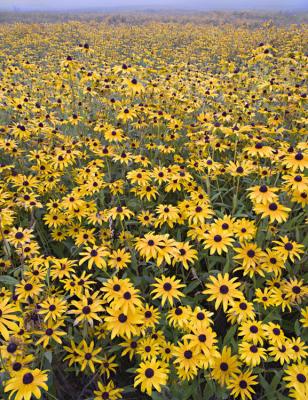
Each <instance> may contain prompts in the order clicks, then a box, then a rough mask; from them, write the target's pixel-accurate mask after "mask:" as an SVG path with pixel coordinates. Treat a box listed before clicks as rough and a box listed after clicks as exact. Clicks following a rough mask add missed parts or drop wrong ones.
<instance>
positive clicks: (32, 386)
mask: <svg viewBox="0 0 308 400" xmlns="http://www.w3.org/2000/svg"><path fill="white" fill-rule="evenodd" d="M47 379H48V377H47V374H46V371H41V370H39V369H38V368H36V369H34V370H31V369H29V368H25V369H22V370H20V371H19V372H16V373H15V374H14V375H13V376H12V377H11V378H10V379H8V380H7V381H6V382H5V385H4V392H11V393H10V397H11V396H12V395H14V394H15V399H16V400H30V399H31V397H32V396H34V397H35V398H36V399H40V398H41V389H44V390H48V386H47V384H46V382H47Z"/></svg>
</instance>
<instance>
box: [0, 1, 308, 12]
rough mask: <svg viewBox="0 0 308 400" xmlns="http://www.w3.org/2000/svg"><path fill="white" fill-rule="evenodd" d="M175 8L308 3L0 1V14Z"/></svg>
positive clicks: (307, 5)
mask: <svg viewBox="0 0 308 400" xmlns="http://www.w3.org/2000/svg"><path fill="white" fill-rule="evenodd" d="M117 7H122V8H123V7H125V8H128V7H136V8H139V9H140V8H175V9H191V10H193V9H198V10H221V9H226V10H239V9H246V10H247V9H255V10H268V9H270V10H291V11H292V10H304V9H305V10H307V9H308V0H0V10H9V11H13V10H14V9H15V10H16V9H18V10H20V11H30V10H68V9H71V10H74V9H75V10H76V9H85V8H88V9H89V8H117Z"/></svg>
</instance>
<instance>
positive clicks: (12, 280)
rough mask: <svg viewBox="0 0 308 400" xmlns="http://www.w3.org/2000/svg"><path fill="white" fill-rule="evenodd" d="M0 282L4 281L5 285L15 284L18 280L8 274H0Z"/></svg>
mask: <svg viewBox="0 0 308 400" xmlns="http://www.w3.org/2000/svg"><path fill="white" fill-rule="evenodd" d="M0 282H2V283H4V284H5V285H11V286H15V285H17V283H18V282H19V281H18V280H17V279H16V278H14V277H13V276H10V275H0Z"/></svg>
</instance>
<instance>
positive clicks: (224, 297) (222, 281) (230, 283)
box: [202, 273, 242, 311]
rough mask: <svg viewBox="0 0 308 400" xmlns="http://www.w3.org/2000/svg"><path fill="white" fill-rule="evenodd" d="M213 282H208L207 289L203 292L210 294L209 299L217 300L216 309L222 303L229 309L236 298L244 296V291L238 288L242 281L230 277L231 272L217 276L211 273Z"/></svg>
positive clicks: (225, 308)
mask: <svg viewBox="0 0 308 400" xmlns="http://www.w3.org/2000/svg"><path fill="white" fill-rule="evenodd" d="M210 280H211V282H212V283H208V284H206V290H204V291H203V292H202V293H204V294H207V295H210V296H209V297H208V301H213V300H215V309H216V310H217V309H218V307H219V306H220V304H222V305H223V309H224V311H227V308H228V305H229V304H230V302H231V301H232V300H233V299H234V298H240V297H242V293H241V292H240V291H239V290H238V289H237V288H238V287H239V286H240V282H236V278H231V279H229V274H228V273H226V274H224V275H222V274H218V276H217V278H215V276H213V275H211V276H210Z"/></svg>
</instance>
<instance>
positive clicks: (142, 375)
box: [134, 358, 169, 396]
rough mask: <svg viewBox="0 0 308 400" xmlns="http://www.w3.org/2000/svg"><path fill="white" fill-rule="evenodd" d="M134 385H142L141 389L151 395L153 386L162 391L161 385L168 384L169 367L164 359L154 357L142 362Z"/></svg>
mask: <svg viewBox="0 0 308 400" xmlns="http://www.w3.org/2000/svg"><path fill="white" fill-rule="evenodd" d="M136 372H137V375H136V377H135V379H134V387H136V386H138V385H141V391H142V392H146V393H147V394H148V395H149V396H151V394H152V391H153V388H154V389H155V390H157V392H161V387H162V386H165V385H166V384H167V380H168V374H169V368H168V367H167V364H165V363H164V362H163V361H159V360H157V359H156V358H152V359H151V360H149V361H145V362H141V363H140V366H139V367H138V368H137V370H136Z"/></svg>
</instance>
